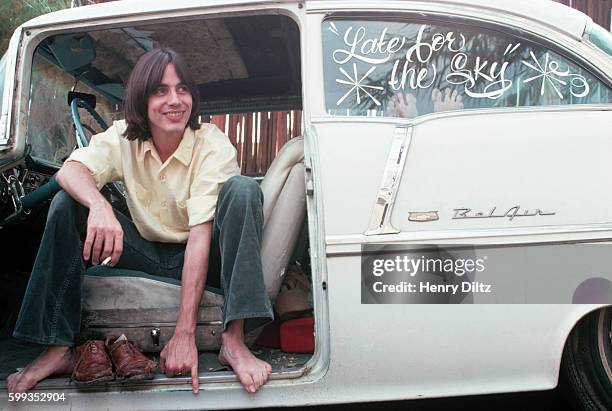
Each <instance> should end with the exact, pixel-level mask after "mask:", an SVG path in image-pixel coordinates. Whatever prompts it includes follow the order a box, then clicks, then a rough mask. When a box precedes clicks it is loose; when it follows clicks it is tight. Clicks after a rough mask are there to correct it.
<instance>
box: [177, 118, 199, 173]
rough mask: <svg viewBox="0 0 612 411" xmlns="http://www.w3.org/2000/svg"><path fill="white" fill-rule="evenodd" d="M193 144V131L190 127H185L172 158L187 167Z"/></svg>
mask: <svg viewBox="0 0 612 411" xmlns="http://www.w3.org/2000/svg"><path fill="white" fill-rule="evenodd" d="M194 143H195V131H193V130H192V129H191V127H189V126H188V127H187V128H186V129H185V132H184V133H183V138H182V139H181V142H180V143H179V146H178V147H177V148H176V150H175V151H174V153H172V157H174V158H176V159H177V160H178V161H180V162H181V163H183V165H184V166H185V167H188V166H189V163H190V162H191V154H192V153H193V145H194Z"/></svg>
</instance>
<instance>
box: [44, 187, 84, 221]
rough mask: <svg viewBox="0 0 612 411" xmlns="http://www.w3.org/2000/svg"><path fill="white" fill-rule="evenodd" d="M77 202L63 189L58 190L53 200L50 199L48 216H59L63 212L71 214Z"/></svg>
mask: <svg viewBox="0 0 612 411" xmlns="http://www.w3.org/2000/svg"><path fill="white" fill-rule="evenodd" d="M77 205H78V204H77V202H76V201H75V200H74V199H73V198H72V197H70V195H69V194H68V193H67V192H65V191H64V190H60V191H58V192H57V194H55V196H54V197H53V200H51V206H50V207H49V218H52V217H59V216H61V215H64V214H72V213H74V211H75V208H76V207H77Z"/></svg>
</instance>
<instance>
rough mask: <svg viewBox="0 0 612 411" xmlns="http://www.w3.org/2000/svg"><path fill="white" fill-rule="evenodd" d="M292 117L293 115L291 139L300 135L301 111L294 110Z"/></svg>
mask: <svg viewBox="0 0 612 411" xmlns="http://www.w3.org/2000/svg"><path fill="white" fill-rule="evenodd" d="M294 115H295V120H294V123H293V124H294V127H293V130H294V132H293V136H292V137H298V136H301V135H302V111H301V110H295V111H294Z"/></svg>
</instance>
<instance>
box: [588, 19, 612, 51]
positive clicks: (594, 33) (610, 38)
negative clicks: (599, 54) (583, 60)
mask: <svg viewBox="0 0 612 411" xmlns="http://www.w3.org/2000/svg"><path fill="white" fill-rule="evenodd" d="M589 40H590V41H591V43H593V44H594V45H595V46H597V47H598V48H600V49H601V50H603V51H604V52H605V53H606V54H608V55H609V56H611V57H612V34H610V33H608V32H607V31H606V30H605V29H604V28H603V27H601V26H599V25H597V24H593V28H592V29H591V33H590V35H589Z"/></svg>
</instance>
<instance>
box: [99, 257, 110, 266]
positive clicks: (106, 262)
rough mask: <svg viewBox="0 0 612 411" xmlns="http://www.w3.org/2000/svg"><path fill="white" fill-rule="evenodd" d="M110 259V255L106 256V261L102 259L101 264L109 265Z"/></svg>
mask: <svg viewBox="0 0 612 411" xmlns="http://www.w3.org/2000/svg"><path fill="white" fill-rule="evenodd" d="M110 260H111V258H110V257H106V258H105V259H104V261H102V264H101V265H108V263H110Z"/></svg>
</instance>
